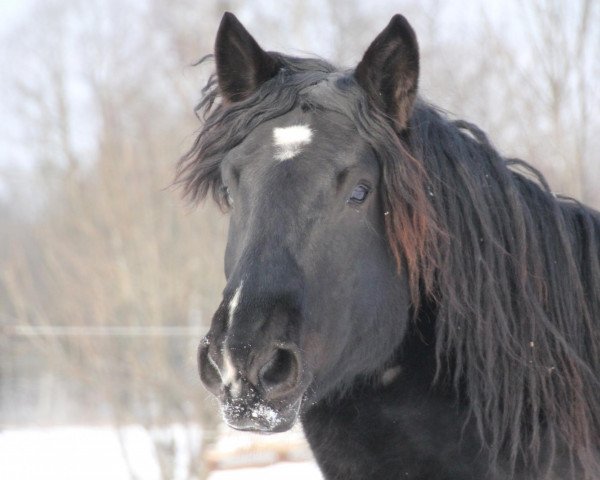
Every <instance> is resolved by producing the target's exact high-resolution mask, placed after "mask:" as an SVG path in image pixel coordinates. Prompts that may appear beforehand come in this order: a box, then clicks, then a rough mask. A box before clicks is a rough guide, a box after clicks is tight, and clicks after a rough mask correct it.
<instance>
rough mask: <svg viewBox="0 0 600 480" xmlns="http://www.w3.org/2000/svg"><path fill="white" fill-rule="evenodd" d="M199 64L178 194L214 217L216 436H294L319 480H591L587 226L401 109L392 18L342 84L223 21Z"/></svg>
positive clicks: (415, 99)
mask: <svg viewBox="0 0 600 480" xmlns="http://www.w3.org/2000/svg"><path fill="white" fill-rule="evenodd" d="M214 58H215V61H216V75H215V76H213V77H212V78H211V80H210V81H209V83H208V85H207V87H206V88H205V90H204V97H203V100H202V101H201V103H200V104H199V106H198V108H197V110H199V111H203V112H204V124H203V127H202V130H201V132H200V134H199V136H198V138H197V139H196V142H195V144H194V146H193V147H192V149H191V150H190V152H189V153H188V154H187V155H186V156H185V157H184V158H183V159H182V160H181V162H180V165H179V171H178V181H179V182H180V183H181V184H182V186H183V188H184V189H185V192H186V194H187V195H188V197H189V198H191V199H193V200H200V199H202V198H203V197H205V196H206V195H207V194H208V193H212V195H213V196H214V198H215V199H216V201H217V202H218V203H219V204H220V205H221V206H222V207H223V208H225V209H228V210H230V211H231V223H230V229H229V240H228V244H227V252H226V257H225V272H226V276H227V286H226V287H225V290H224V294H223V301H222V303H221V305H220V307H219V308H218V310H217V312H216V313H215V316H214V318H213V322H212V326H211V329H210V331H209V333H208V334H207V336H206V337H205V338H204V340H203V341H202V343H201V346H200V348H199V353H198V362H199V369H200V375H201V378H202V381H203V382H204V384H205V385H206V386H207V387H208V388H209V389H210V390H211V391H212V392H213V393H214V394H215V395H216V396H217V397H218V399H219V400H220V403H221V406H222V411H223V417H224V419H225V421H226V422H227V423H228V424H229V425H230V426H232V427H233V428H237V429H241V430H250V431H259V432H278V431H283V430H286V429H289V428H290V427H291V426H292V425H293V424H294V423H295V421H296V420H297V419H300V420H301V422H302V425H303V427H304V430H305V432H306V436H307V438H308V441H309V443H310V445H311V448H312V449H313V451H314V454H315V457H316V459H317V461H318V463H319V465H320V467H321V469H322V471H323V473H324V475H325V477H326V478H327V479H380V480H381V479H422V480H423V479H447V480H450V479H452V480H463V479H477V480H481V479H509V478H510V479H546V478H547V479H561V480H563V479H577V480H581V479H598V478H600V453H599V450H600V323H599V319H600V215H598V213H596V212H595V211H593V210H591V209H589V208H586V207H585V206H582V205H580V204H579V203H577V202H576V201H574V200H571V199H567V198H563V197H557V196H556V195H554V194H553V193H551V191H550V190H549V188H548V186H547V185H546V183H545V181H544V179H543V177H542V176H541V175H540V174H538V172H537V171H535V170H534V169H533V168H531V167H530V166H528V165H527V164H525V163H524V162H522V161H519V160H514V159H506V158H503V157H502V156H500V154H499V153H498V152H497V151H496V150H495V149H494V148H493V146H492V145H491V144H490V142H489V141H488V139H487V137H486V136H485V134H484V133H483V132H482V131H480V130H479V129H478V128H477V127H476V126H474V125H472V124H469V123H467V122H464V121H452V120H450V119H448V118H447V117H446V116H445V115H443V114H441V113H440V112H439V111H438V110H436V108H435V107H433V106H431V105H429V104H427V103H426V102H425V101H424V100H422V99H421V98H420V97H419V96H418V95H417V81H418V72H419V53H418V46H417V40H416V37H415V33H414V32H413V30H412V28H411V27H410V25H409V24H408V22H407V21H406V19H405V18H404V17H402V16H400V15H397V16H395V17H393V18H392V20H391V21H390V23H389V25H388V26H387V27H386V28H385V30H383V31H382V32H381V33H380V34H379V36H377V38H375V40H374V41H373V43H372V44H371V46H370V47H369V48H368V49H367V51H366V53H365V54H364V57H363V59H362V60H361V62H360V63H359V64H358V66H357V67H356V68H355V69H354V70H349V71H340V70H338V69H336V68H335V67H333V66H332V65H330V64H329V63H327V62H325V61H323V60H320V59H306V58H302V59H301V58H293V57H289V56H285V55H282V54H280V53H275V52H265V51H264V50H262V49H261V48H260V47H259V45H258V44H257V43H256V41H255V40H254V39H253V38H252V37H251V36H250V34H249V33H248V32H247V31H246V30H245V29H244V27H243V26H242V25H241V24H240V23H239V22H238V20H237V19H236V18H235V16H234V15H232V14H229V13H227V14H225V15H224V17H223V20H222V22H221V25H220V27H219V31H218V34H217V39H216V46H215V55H214Z"/></svg>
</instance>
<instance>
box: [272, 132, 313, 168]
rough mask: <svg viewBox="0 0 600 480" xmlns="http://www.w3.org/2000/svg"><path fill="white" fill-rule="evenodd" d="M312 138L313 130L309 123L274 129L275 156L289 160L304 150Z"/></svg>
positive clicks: (281, 159) (278, 158)
mask: <svg viewBox="0 0 600 480" xmlns="http://www.w3.org/2000/svg"><path fill="white" fill-rule="evenodd" d="M311 138H312V130H311V129H310V128H309V127H308V126H307V125H294V126H291V127H282V128H275V129H273V144H274V145H275V158H276V159H277V160H280V161H283V160H289V159H290V158H294V157H295V156H296V155H298V154H299V153H300V152H301V151H302V147H304V146H305V145H308V144H309V143H310V141H311Z"/></svg>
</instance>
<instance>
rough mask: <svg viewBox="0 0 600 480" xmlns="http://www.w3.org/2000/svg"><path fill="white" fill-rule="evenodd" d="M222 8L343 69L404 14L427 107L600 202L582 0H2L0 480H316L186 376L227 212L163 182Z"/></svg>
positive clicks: (591, 4)
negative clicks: (413, 36) (475, 128)
mask: <svg viewBox="0 0 600 480" xmlns="http://www.w3.org/2000/svg"><path fill="white" fill-rule="evenodd" d="M226 10H230V11H233V12H235V13H236V14H237V15H238V17H239V18H240V20H241V21H242V22H243V23H244V24H245V25H246V26H247V27H248V29H249V30H250V31H251V32H252V33H253V34H254V35H255V37H256V38H257V40H258V41H259V43H261V45H262V46H263V47H264V48H266V49H269V50H279V51H283V52H287V53H291V54H294V55H308V54H313V55H318V56H322V57H325V58H328V59H331V60H333V61H334V62H337V63H338V64H339V65H341V66H344V67H351V66H354V65H355V64H356V63H357V62H358V60H359V59H360V57H361V55H362V53H363V52H364V50H365V49H366V47H367V46H368V44H369V43H370V41H371V40H372V39H373V38H374V37H375V36H376V35H377V33H379V31H380V30H382V29H383V28H384V27H385V25H386V24H387V22H388V21H389V19H390V17H391V16H392V15H393V14H394V13H397V12H399V13H403V14H404V15H405V16H407V17H408V19H409V21H410V22H411V23H412V24H413V26H414V27H415V29H416V31H417V34H418V36H419V40H420V45H421V52H422V75H421V95H422V96H424V97H425V98H427V99H429V100H430V101H432V102H433V103H435V104H437V105H439V106H440V107H441V108H443V109H444V110H447V111H448V112H449V114H451V115H453V116H456V117H460V118H464V119H467V120H469V121H472V122H474V123H476V124H477V125H479V126H480V127H481V128H483V129H484V130H486V131H487V132H488V133H489V135H490V137H491V138H492V139H493V141H494V143H495V144H496V145H497V146H498V148H499V149H500V150H501V151H502V152H503V153H504V154H506V155H509V156H518V157H521V158H524V159H526V160H528V161H529V162H531V163H532V164H533V165H535V166H536V167H538V168H539V169H541V170H542V171H543V172H544V173H545V174H546V176H547V178H548V180H549V182H550V185H551V186H552V188H553V190H554V191H556V192H560V193H567V194H570V195H573V196H575V197H577V198H579V199H581V200H583V201H584V202H585V203H587V204H589V205H592V206H594V207H596V208H597V207H599V206H600V189H599V188H598V182H599V181H600V169H599V168H598V167H599V166H600V158H599V156H598V152H599V150H600V149H599V147H600V117H599V116H598V115H597V112H598V110H599V107H600V80H599V79H600V2H598V1H597V0H569V1H567V0H564V1H560V0H531V1H526V0H507V1H501V0H479V1H478V0H473V1H452V2H450V1H442V0H406V1H400V0H399V1H384V0H370V1H368V2H367V1H364V0H363V1H360V0H255V1H243V0H222V1H217V0H214V1H211V0H200V1H192V0H85V1H84V0H44V1H42V0H2V1H0V72H1V74H2V75H1V76H0V92H1V99H2V101H1V103H0V125H1V128H0V478H2V479H3V480H13V479H15V480H37V479H44V480H53V479H55V478H56V479H58V478H60V479H61V480H66V479H96V478H97V479H111V480H112V479H125V480H130V479H131V480H134V479H141V480H146V479H149V480H154V479H156V480H167V479H169V480H188V479H189V480H191V479H198V480H205V479H208V478H210V479H211V480H217V479H219V480H233V479H237V478H246V479H248V478H261V479H268V478H281V477H282V476H284V475H285V476H287V478H288V479H290V480H291V479H292V478H296V477H297V478H303V479H318V478H320V476H319V473H318V469H317V468H316V467H315V466H314V463H313V462H311V459H310V454H309V453H308V451H307V449H306V446H305V444H304V441H303V439H302V433H301V432H300V431H294V432H292V433H290V434H287V435H275V436H269V437H260V436H255V435H242V434H233V433H231V432H228V431H227V430H225V429H223V428H222V426H221V422H220V416H219V413H218V409H217V405H216V403H215V401H213V400H212V399H211V398H210V396H209V395H208V394H207V393H206V392H205V391H204V390H203V388H202V387H201V385H200V382H199V379H198V377H197V373H196V361H195V350H196V345H197V343H198V340H199V339H200V337H201V336H202V334H203V333H204V332H205V331H206V330H207V328H208V325H209V322H210V317H211V314H212V312H213V310H214V309H215V308H216V306H217V304H218V301H219V295H220V290H221V288H222V287H223V285H224V278H223V272H222V263H223V260H222V259H223V251H224V243H225V236H226V230H227V218H226V217H225V216H224V215H223V214H221V213H220V212H218V211H217V210H216V208H215V207H214V206H213V205H211V204H206V205H202V206H200V207H198V208H194V207H192V206H189V205H186V204H185V203H184V202H183V201H182V200H181V198H180V195H179V192H177V191H175V190H174V189H172V188H170V184H171V181H172V179H173V173H174V166H175V164H176V162H177V159H178V158H179V157H180V156H181V155H182V154H183V153H184V152H185V151H186V149H187V148H188V147H189V146H190V145H191V143H192V141H193V139H194V135H195V132H197V130H198V128H199V126H200V121H199V120H198V119H196V118H195V116H194V114H193V107H194V105H195V104H196V102H197V101H198V100H199V98H200V89H201V87H202V86H203V84H204V82H205V81H206V79H207V77H208V75H209V74H210V70H211V68H212V66H211V65H208V66H202V67H193V66H192V64H194V63H195V62H196V61H197V60H198V59H199V58H201V57H202V56H203V55H205V54H206V53H210V52H211V49H212V44H213V40H214V36H215V33H216V29H217V26H218V23H219V20H220V17H221V15H222V13H223V12H224V11H226Z"/></svg>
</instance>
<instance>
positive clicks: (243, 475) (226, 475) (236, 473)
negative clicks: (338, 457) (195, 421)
mask: <svg viewBox="0 0 600 480" xmlns="http://www.w3.org/2000/svg"><path fill="white" fill-rule="evenodd" d="M282 478H285V480H319V479H321V478H323V477H322V476H321V472H319V468H318V467H317V466H316V465H315V464H314V463H311V462H298V463H296V462H293V463H291V462H282V463H277V464H275V465H273V466H270V467H263V468H240V469H237V470H227V471H221V472H215V473H213V474H212V475H211V476H210V479H209V480H249V479H260V480H281V479H282Z"/></svg>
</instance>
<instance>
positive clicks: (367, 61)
mask: <svg viewBox="0 0 600 480" xmlns="http://www.w3.org/2000/svg"><path fill="white" fill-rule="evenodd" d="M354 75H355V77H356V80H357V82H358V84H359V85H360V86H361V87H362V88H363V89H364V90H365V91H366V92H367V94H368V95H369V97H370V99H371V101H373V102H375V104H376V105H377V106H378V107H379V108H380V109H382V110H383V111H384V112H385V113H386V114H388V115H389V116H391V117H392V118H394V119H395V120H396V122H397V126H398V127H399V128H400V129H405V128H406V126H407V125H408V119H409V118H410V115H411V112H412V106H413V103H414V100H415V97H416V95H417V84H418V80H419V45H418V43H417V36H416V35H415V32H414V30H413V29H412V27H411V26H410V24H409V23H408V21H407V20H406V18H404V17H403V16H402V15H394V16H393V17H392V19H391V20H390V23H389V24H388V26H387V27H385V29H384V30H383V31H382V32H381V33H380V34H379V35H378V36H377V37H376V38H375V40H373V43H371V45H370V46H369V48H368V49H367V51H366V52H365V54H364V56H363V58H362V60H361V61H360V63H359V64H358V66H357V67H356V71H355V72H354Z"/></svg>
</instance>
